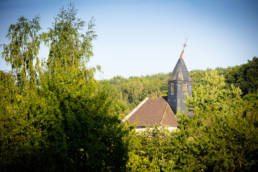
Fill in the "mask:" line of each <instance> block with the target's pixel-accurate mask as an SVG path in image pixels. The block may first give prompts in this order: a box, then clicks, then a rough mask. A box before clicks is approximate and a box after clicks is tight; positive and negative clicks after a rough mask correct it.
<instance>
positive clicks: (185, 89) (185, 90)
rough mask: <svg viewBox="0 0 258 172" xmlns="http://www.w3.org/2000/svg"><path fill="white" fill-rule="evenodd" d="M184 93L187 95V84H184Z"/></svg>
mask: <svg viewBox="0 0 258 172" xmlns="http://www.w3.org/2000/svg"><path fill="white" fill-rule="evenodd" d="M183 93H184V95H187V94H188V93H187V84H186V83H183Z"/></svg>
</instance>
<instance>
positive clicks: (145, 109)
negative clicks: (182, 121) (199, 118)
mask: <svg viewBox="0 0 258 172" xmlns="http://www.w3.org/2000/svg"><path fill="white" fill-rule="evenodd" d="M185 46H186V45H184V48H185ZM183 54H184V49H183V50H182V52H181V54H180V57H179V59H178V61H177V63H176V66H175V68H174V70H173V72H172V74H171V76H170V77H169V79H168V93H167V96H165V97H160V98H156V99H150V98H145V99H144V100H143V101H142V102H141V103H140V104H139V105H138V106H137V107H136V108H134V109H133V111H132V112H131V113H129V114H128V115H127V116H126V117H125V118H124V119H123V122H124V121H129V123H130V124H136V131H142V130H145V128H146V127H150V128H151V127H153V126H155V125H160V126H165V127H167V128H168V130H175V129H177V126H178V123H177V117H176V114H177V112H179V111H184V112H186V113H187V114H188V115H189V116H192V112H189V111H187V109H186V105H185V103H184V100H185V98H186V96H191V95H192V79H191V77H190V75H189V72H188V70H187V68H186V65H185V62H184V60H183Z"/></svg>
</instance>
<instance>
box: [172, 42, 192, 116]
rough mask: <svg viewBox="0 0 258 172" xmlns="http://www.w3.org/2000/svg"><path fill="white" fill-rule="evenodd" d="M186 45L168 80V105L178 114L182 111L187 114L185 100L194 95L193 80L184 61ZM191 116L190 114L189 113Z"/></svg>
mask: <svg viewBox="0 0 258 172" xmlns="http://www.w3.org/2000/svg"><path fill="white" fill-rule="evenodd" d="M185 47H186V44H184V47H183V50H182V51H181V53H180V58H179V59H178V61H177V64H176V66H175V68H174V70H173V72H172V74H171V76H170V78H169V79H168V103H169V105H170V106H171V108H172V109H173V111H174V113H175V114H176V113H177V112H178V111H179V109H180V111H184V112H187V110H186V105H185V103H184V100H185V98H186V96H191V95H192V78H191V77H190V75H189V72H188V70H187V68H186V65H185V62H184V60H183V54H184V49H185ZM187 113H188V115H191V113H190V112H187Z"/></svg>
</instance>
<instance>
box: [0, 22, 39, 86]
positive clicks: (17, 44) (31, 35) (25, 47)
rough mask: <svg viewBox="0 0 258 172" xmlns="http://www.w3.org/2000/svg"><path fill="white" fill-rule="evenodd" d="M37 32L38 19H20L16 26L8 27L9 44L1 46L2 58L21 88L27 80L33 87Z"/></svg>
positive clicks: (37, 45) (37, 48)
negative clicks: (8, 65) (9, 66)
mask: <svg viewBox="0 0 258 172" xmlns="http://www.w3.org/2000/svg"><path fill="white" fill-rule="evenodd" d="M39 30H40V24H39V17H35V18H33V19H32V20H29V19H27V18H25V17H20V18H18V22H17V23H16V24H12V25H10V27H9V30H8V34H7V36H6V37H7V38H8V39H9V41H10V42H9V44H3V52H2V56H3V58H4V59H5V60H6V62H8V63H9V64H11V67H12V69H13V72H14V73H15V74H16V77H17V79H18V83H19V84H20V85H21V86H23V87H24V84H25V82H26V80H28V79H29V80H30V83H31V85H35V81H36V70H35V67H34V65H33V63H34V60H37V61H38V51H39V47H40V38H39V33H38V32H39Z"/></svg>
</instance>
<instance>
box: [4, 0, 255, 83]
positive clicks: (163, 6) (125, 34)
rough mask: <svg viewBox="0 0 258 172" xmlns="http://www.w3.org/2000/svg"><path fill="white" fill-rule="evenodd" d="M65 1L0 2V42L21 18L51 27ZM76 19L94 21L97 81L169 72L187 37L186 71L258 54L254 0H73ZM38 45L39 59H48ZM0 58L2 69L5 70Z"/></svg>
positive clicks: (230, 63) (93, 62)
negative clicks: (97, 67) (98, 69)
mask: <svg viewBox="0 0 258 172" xmlns="http://www.w3.org/2000/svg"><path fill="white" fill-rule="evenodd" d="M69 2H70V1H67V0H12V1H11V0H1V1H0V21H1V22H0V23H1V24H0V43H6V42H7V40H6V39H5V35H6V33H7V30H8V27H9V25H10V24H14V23H15V22H16V19H17V18H18V17H20V16H25V17H28V18H32V17H34V16H35V15H39V16H40V21H41V27H42V31H46V30H47V29H48V28H49V27H51V25H52V22H53V19H54V17H55V16H56V14H57V13H58V11H59V9H60V8H61V7H63V6H65V5H67V4H68V3H69ZM71 2H72V3H74V5H75V7H76V8H77V9H78V17H79V18H81V19H82V20H84V21H86V22H87V21H89V19H90V18H91V17H94V18H95V20H96V32H97V34H98V38H97V40H95V41H94V56H93V57H92V59H91V61H90V64H88V65H89V66H95V65H97V64H98V65H101V67H102V73H97V75H96V77H97V78H98V79H108V78H111V77H113V76H117V75H120V76H123V77H129V76H141V75H147V74H149V75H150V74H156V73H167V72H170V71H172V70H173V68H174V66H175V64H176V62H177V59H178V58H179V54H180V51H181V50H182V46H183V43H184V41H185V39H186V38H188V46H187V47H186V49H185V54H184V60H185V63H186V65H187V67H188V70H194V69H207V68H215V67H228V66H234V65H239V64H243V63H246V62H247V60H250V59H252V57H253V56H258V1H255V0H216V1H215V0H211V1H208V0H130V1H129V0H92V1H88V0H86V1H85V0H84V1H83V0H71ZM47 54H48V52H47V48H46V47H42V48H41V50H40V57H41V58H43V57H47ZM8 69H9V68H8V67H7V65H6V64H5V62H4V61H3V60H2V59H1V60H0V70H8Z"/></svg>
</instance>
